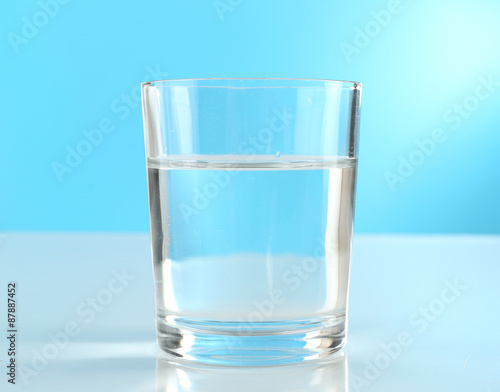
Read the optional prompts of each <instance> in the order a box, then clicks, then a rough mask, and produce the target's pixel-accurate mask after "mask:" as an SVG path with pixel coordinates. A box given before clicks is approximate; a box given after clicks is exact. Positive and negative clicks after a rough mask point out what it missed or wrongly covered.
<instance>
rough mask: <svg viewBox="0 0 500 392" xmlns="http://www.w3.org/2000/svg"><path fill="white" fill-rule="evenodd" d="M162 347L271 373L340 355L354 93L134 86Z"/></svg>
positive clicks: (355, 86) (275, 85)
mask: <svg viewBox="0 0 500 392" xmlns="http://www.w3.org/2000/svg"><path fill="white" fill-rule="evenodd" d="M142 98H143V118H144V133H145V145H146V157H147V172H148V188H149V208H150V224H151V242H152V254H153V266H154V278H155V295H156V320H157V336H158V342H159V345H160V346H161V348H162V349H163V350H165V351H166V352H167V353H169V354H171V355H172V356H175V357H177V358H179V359H186V360H192V361H195V362H202V363H211V364H221V365H240V366H241V365H251V366H254V365H279V364H286V363H295V362H301V361H308V360H313V359H319V358H325V357H327V356H329V355H332V354H333V353H335V352H336V351H338V350H339V349H341V348H342V346H343V345H344V343H345V338H346V325H347V323H346V314H347V296H348V282H349V266H350V259H351V236H352V226H353V214H354V192H355V183H356V165H357V151H358V124H359V106H360V98H361V85H360V84H359V83H356V82H346V81H334V80H304V79H227V78H226V79H190V80H162V81H154V82H147V83H143V84H142Z"/></svg>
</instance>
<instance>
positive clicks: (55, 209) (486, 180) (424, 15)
mask: <svg viewBox="0 0 500 392" xmlns="http://www.w3.org/2000/svg"><path fill="white" fill-rule="evenodd" d="M61 1H62V0H61ZM223 3H224V4H226V6H225V7H224V5H223ZM43 4H48V6H47V5H43ZM57 4H59V5H58V6H54V2H53V1H52V0H45V1H44V0H42V1H41V2H37V1H33V0H29V1H28V0H26V1H22V2H13V1H11V2H8V3H4V4H3V5H2V6H1V11H0V29H1V30H0V37H1V39H0V53H1V56H0V67H1V73H0V83H1V86H2V90H1V95H0V118H1V124H2V131H1V133H0V167H1V171H0V173H1V179H0V181H1V182H0V184H1V188H0V189H1V192H0V230H50V231H56V230H71V231H90V230H92V231H146V230H148V213H147V194H146V173H145V161H144V147H143V136H142V119H141V110H140V105H139V104H138V102H137V85H138V84H139V83H140V82H142V81H145V80H151V79H158V78H194V77H297V78H332V79H348V80H356V81H361V82H362V83H363V104H362V122H361V144H360V165H359V174H358V194H357V206H356V224H355V229H356V231H357V232H369V233H379V232H380V233H382V232H392V233H399V232H401V233H424V232H430V233H466V232H469V233H500V209H499V208H498V204H499V200H500V181H499V169H500V154H498V149H499V147H500V132H499V125H500V120H499V117H498V108H499V105H500V86H499V84H500V83H499V82H500V49H499V41H500V23H499V17H500V2H498V1H493V0H489V1H488V0H475V1H472V0H470V1H460V0H458V1H457V0H454V1H449V0H443V1H439V2H433V1H406V0H401V1H399V2H397V1H396V2H394V1H365V2H333V1H326V0H316V1H305V0H303V1H297V0H287V1H285V0H273V1H269V0H253V1H250V0H240V1H237V0H220V1H218V0H216V1H212V0H176V1H172V0H168V1H147V0H145V1H141V2H124V1H118V0H108V1H105V2H103V1H95V0H94V1H91V0H89V1H78V0H72V1H69V2H67V3H66V4H60V3H57ZM230 4H233V5H230ZM217 7H219V8H217ZM44 8H45V9H46V10H45V11H44ZM391 10H392V12H391ZM380 11H383V12H382V13H380ZM377 12H378V13H377ZM48 13H50V14H52V15H48ZM388 15H390V20H389V17H388ZM33 22H35V23H36V24H38V25H39V27H38V28H37V27H36V26H31V23H33ZM30 27H31V30H30ZM23 30H24V31H23ZM360 31H361V33H360ZM23 32H24V33H25V36H27V37H28V38H26V37H23V36H22V33H23ZM349 45H350V46H349ZM355 45H357V46H355ZM346 48H348V49H346ZM152 71H153V72H152ZM481 78H483V79H481ZM491 78H492V79H493V81H495V83H496V84H497V85H496V86H490V91H488V90H487V89H486V88H485V87H479V86H480V85H481V80H485V79H486V80H487V79H491ZM476 92H478V94H479V95H480V96H481V98H480V99H478V98H474V94H475V93H476ZM487 95H488V96H487ZM463 106H465V107H466V108H468V109H466V110H465V111H463V109H462V114H459V115H458V117H457V114H456V113H458V111H459V110H460V107H463ZM450 110H452V111H457V112H456V113H452V112H450ZM103 121H104V122H106V121H107V122H108V123H111V124H112V125H111V127H112V129H113V130H112V132H110V133H106V134H103V137H102V140H98V143H96V144H97V145H95V146H94V147H92V149H91V151H89V153H88V155H87V156H85V157H83V158H82V159H81V161H80V162H77V164H75V165H74V166H75V167H72V168H70V170H71V171H68V172H65V173H63V174H60V175H59V176H58V175H57V174H56V171H55V170H54V165H57V164H55V162H58V163H60V164H65V165H66V163H65V160H66V155H67V154H68V148H70V149H75V148H76V146H77V145H78V144H79V143H80V142H81V141H82V140H86V139H85V135H84V133H83V131H84V130H87V131H90V130H91V129H93V128H96V127H98V126H99V123H102V122H103ZM435 128H440V129H442V130H443V133H444V135H445V137H443V138H445V140H444V141H442V142H440V143H436V142H435V143H434V144H435V148H434V150H433V151H432V153H430V154H429V155H425V156H424V155H422V154H423V153H418V150H417V147H416V144H415V139H418V140H423V139H428V138H430V137H431V135H432V132H433V130H434V129H435ZM441 140H443V139H441ZM415 151H417V152H415ZM412 154H413V155H412ZM422 157H423V158H422ZM410 158H413V159H414V161H415V160H417V161H418V162H419V164H418V166H417V167H415V168H414V169H413V172H412V173H411V174H409V172H410V171H411V170H410V171H409V169H408V168H406V171H404V168H403V169H401V168H400V167H399V166H400V165H401V163H400V162H401V160H402V159H403V160H409V159H410ZM419 159H420V160H419ZM415 162H416V161H415ZM398 170H399V172H398ZM401 170H402V172H403V173H404V175H405V176H406V177H403V176H402V175H401V173H402V172H401ZM389 172H391V173H393V175H397V176H399V177H398V178H399V181H398V182H397V183H394V182H393V183H391V182H390V181H388V179H387V177H388V175H389V176H391V175H390V174H388V173H389ZM391 178H392V179H393V180H394V178H396V177H394V176H393V177H391ZM391 184H392V186H391Z"/></svg>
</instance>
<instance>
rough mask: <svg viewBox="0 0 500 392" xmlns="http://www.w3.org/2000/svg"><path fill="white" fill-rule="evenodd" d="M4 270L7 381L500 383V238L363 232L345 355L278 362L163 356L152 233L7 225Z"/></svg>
mask: <svg viewBox="0 0 500 392" xmlns="http://www.w3.org/2000/svg"><path fill="white" fill-rule="evenodd" d="M0 266H1V272H0V314H1V315H4V316H1V317H2V320H0V325H1V326H2V327H1V328H2V329H1V330H0V334H1V336H2V339H1V340H0V342H1V343H0V360H1V361H2V362H0V364H2V365H1V366H2V372H1V376H0V386H1V388H0V390H1V391H4V390H5V391H8V390H13V391H15V390H18V391H37V392H45V391H51V392H58V391H72V392H79V391H109V392H112V391H120V392H127V391H141V392H147V391H157V392H158V391H172V392H174V391H178V392H180V391H283V392H284V391H306V390H307V391H349V392H358V391H384V392H386V391H406V392H411V391H429V392H432V391H440V392H442V391H453V392H460V391H474V392H476V391H477V392H481V391H485V392H494V391H499V390H500V338H499V334H498V325H499V323H500V315H499V306H498V303H499V301H500V288H499V287H500V286H499V284H498V281H499V279H500V237H499V236H496V237H495V236H490V237H488V236H367V235H363V236H356V237H355V241H354V259H353V263H352V271H351V286H350V312H349V338H348V342H347V346H346V349H345V355H344V356H340V357H339V358H337V360H336V362H335V363H330V364H314V365H311V364H309V365H294V366H279V367H270V368H227V367H222V368H214V367H207V366H204V367H189V366H184V365H176V364H172V363H168V362H167V361H166V360H165V359H164V357H163V355H161V353H160V352H159V349H158V348H157V346H156V343H155V331H154V328H155V325H154V301H153V278H152V268H151V261H150V250H149V240H148V236H147V235H145V234H95V233H92V234H60V233H54V234H47V233H29V234H28V233H23V234H21V233H4V234H3V235H2V236H0ZM9 281H15V282H16V288H17V292H16V306H17V310H18V313H17V320H16V330H17V333H16V350H17V361H16V366H17V376H16V385H10V384H9V383H8V382H7V379H8V376H7V375H6V368H5V366H6V364H7V363H8V359H9V357H8V356H7V352H8V343H9V342H8V340H7V339H6V337H8V333H7V329H8V326H7V317H6V313H7V312H6V310H7V283H8V282H9ZM110 285H111V286H110ZM54 341H56V343H57V344H55V343H54Z"/></svg>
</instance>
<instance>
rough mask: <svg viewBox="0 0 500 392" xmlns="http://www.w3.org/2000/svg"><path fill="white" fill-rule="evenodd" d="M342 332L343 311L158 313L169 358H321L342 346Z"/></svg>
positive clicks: (259, 361) (251, 362)
mask: <svg viewBox="0 0 500 392" xmlns="http://www.w3.org/2000/svg"><path fill="white" fill-rule="evenodd" d="M345 332H346V318H345V315H339V316H335V317H322V318H316V319H307V320H287V321H273V322H260V323H239V322H220V321H208V320H193V319H186V318H183V317H178V316H167V317H163V318H158V319H157V336H158V343H159V345H160V347H161V348H162V349H163V350H164V351H165V352H166V353H167V354H169V355H170V356H172V357H175V358H172V359H174V360H181V361H183V360H185V361H189V362H198V363H205V364H213V365H226V366H270V365H285V364H292V363H299V362H305V361H313V360H325V359H328V357H329V356H333V355H334V354H335V353H336V352H337V351H339V350H340V349H341V348H342V347H343V346H344V344H345V340H346V334H345Z"/></svg>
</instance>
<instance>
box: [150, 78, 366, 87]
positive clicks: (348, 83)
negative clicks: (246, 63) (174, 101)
mask: <svg viewBox="0 0 500 392" xmlns="http://www.w3.org/2000/svg"><path fill="white" fill-rule="evenodd" d="M238 80H239V81H248V82H258V81H261V82H266V81H269V82H280V81H283V82H298V83H308V82H311V83H323V84H324V85H338V86H340V87H341V88H350V89H361V87H362V83H360V82H356V81H353V80H337V79H315V78H259V77H255V78H254V77H250V78H183V79H182V78H181V79H159V80H151V81H147V82H143V83H141V88H145V87H148V86H153V85H155V84H158V85H163V86H166V87H169V86H170V87H176V86H183V87H213V88H238V87H240V86H235V85H227V86H203V85H197V84H196V83H197V82H210V81H238ZM177 83H179V84H177ZM189 83H192V84H189ZM294 87H296V88H299V87H303V86H293V85H290V86H271V85H268V86H265V85H263V86H255V87H254V86H242V88H294ZM311 87H320V86H317V85H316V86H311Z"/></svg>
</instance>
